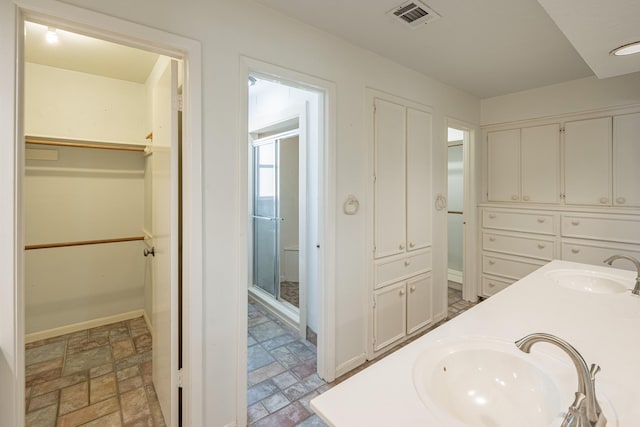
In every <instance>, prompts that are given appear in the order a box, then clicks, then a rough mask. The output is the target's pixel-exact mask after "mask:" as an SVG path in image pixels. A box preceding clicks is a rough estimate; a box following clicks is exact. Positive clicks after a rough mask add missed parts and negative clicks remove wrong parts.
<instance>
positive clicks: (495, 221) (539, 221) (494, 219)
mask: <svg viewBox="0 0 640 427" xmlns="http://www.w3.org/2000/svg"><path fill="white" fill-rule="evenodd" d="M554 218H555V217H554V215H553V214H547V213H525V212H509V211H499V210H493V209H483V210H482V226H483V227H484V228H494V229H498V230H510V231H522V232H524V233H537V234H555V227H554Z"/></svg>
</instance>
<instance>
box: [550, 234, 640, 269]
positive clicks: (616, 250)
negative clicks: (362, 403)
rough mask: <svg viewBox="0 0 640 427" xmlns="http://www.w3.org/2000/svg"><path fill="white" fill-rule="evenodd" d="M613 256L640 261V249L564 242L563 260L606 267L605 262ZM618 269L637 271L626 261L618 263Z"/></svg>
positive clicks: (616, 264) (597, 243)
mask: <svg viewBox="0 0 640 427" xmlns="http://www.w3.org/2000/svg"><path fill="white" fill-rule="evenodd" d="M612 255H629V256H632V257H634V258H636V259H640V247H628V246H625V245H615V244H614V245H611V246H609V245H607V244H606V243H604V244H603V243H601V242H588V241H585V242H562V259H563V260H565V261H574V262H582V263H585V264H592V265H605V264H604V260H605V259H607V258H609V257H610V256H612ZM613 266H614V267H616V268H623V269H626V270H632V271H635V270H636V269H635V267H634V265H633V264H632V263H630V262H628V261H624V260H619V261H616V262H615V263H614V265H613Z"/></svg>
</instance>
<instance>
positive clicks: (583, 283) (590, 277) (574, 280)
mask: <svg viewBox="0 0 640 427" xmlns="http://www.w3.org/2000/svg"><path fill="white" fill-rule="evenodd" d="M546 276H547V277H548V278H550V279H551V280H553V281H554V282H555V283H557V284H558V285H560V286H563V287H565V288H567V289H572V290H574V291H581V292H588V293H593V294H617V293H622V292H625V291H627V290H629V287H628V286H627V285H625V283H624V281H623V279H620V278H618V277H616V276H612V275H608V274H606V273H600V272H596V271H589V270H552V271H549V272H547V273H546Z"/></svg>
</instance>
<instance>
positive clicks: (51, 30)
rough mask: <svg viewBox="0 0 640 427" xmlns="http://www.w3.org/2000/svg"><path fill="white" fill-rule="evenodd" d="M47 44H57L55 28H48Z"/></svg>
mask: <svg viewBox="0 0 640 427" xmlns="http://www.w3.org/2000/svg"><path fill="white" fill-rule="evenodd" d="M46 39H47V43H51V44H56V43H58V31H57V30H56V29H55V28H52V27H49V29H48V30H47V35H46Z"/></svg>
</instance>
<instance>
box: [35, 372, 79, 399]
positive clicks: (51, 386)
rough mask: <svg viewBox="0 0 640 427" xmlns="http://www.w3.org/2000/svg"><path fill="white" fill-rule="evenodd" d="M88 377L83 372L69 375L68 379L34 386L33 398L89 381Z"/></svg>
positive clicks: (64, 378)
mask: <svg viewBox="0 0 640 427" xmlns="http://www.w3.org/2000/svg"><path fill="white" fill-rule="evenodd" d="M88 379H89V378H88V375H87V373H86V372H82V373H79V374H74V375H68V376H66V377H61V378H57V379H55V380H52V381H47V382H46V383H42V384H37V385H34V386H33V389H32V390H31V397H32V398H33V397H34V396H39V395H41V394H45V393H49V392H50V391H53V390H59V389H61V388H65V387H69V386H71V385H74V384H78V383H80V382H82V381H87V380H88Z"/></svg>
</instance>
